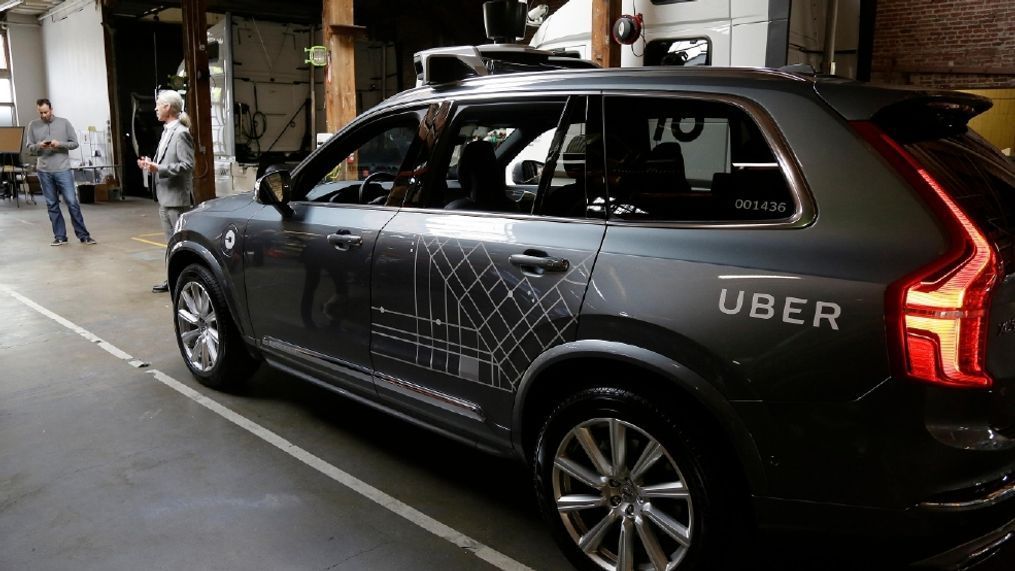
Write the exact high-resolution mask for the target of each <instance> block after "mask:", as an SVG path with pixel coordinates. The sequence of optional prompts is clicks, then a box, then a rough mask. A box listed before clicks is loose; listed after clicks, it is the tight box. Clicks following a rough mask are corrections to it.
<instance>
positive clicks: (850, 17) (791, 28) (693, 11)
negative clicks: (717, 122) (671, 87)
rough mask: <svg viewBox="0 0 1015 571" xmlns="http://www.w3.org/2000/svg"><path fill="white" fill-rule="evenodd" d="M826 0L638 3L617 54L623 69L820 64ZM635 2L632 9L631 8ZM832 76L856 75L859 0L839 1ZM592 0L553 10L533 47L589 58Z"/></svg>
mask: <svg viewBox="0 0 1015 571" xmlns="http://www.w3.org/2000/svg"><path fill="white" fill-rule="evenodd" d="M831 4H832V3H830V2H826V1H824V0H796V1H794V2H790V0H638V1H637V2H634V3H633V4H632V3H629V2H624V4H623V9H624V11H625V13H628V14H631V15H633V14H634V13H640V14H641V15H642V18H643V22H644V29H643V31H642V35H641V38H639V39H638V40H637V41H636V42H635V43H634V44H632V45H630V46H624V48H623V50H622V52H621V66H622V67H636V66H643V65H714V66H746V67H781V66H784V65H788V64H809V65H811V66H812V67H814V68H815V69H820V67H821V63H822V59H823V51H824V48H825V44H824V35H825V26H826V19H827V16H828V15H827V9H828V6H829V5H831ZM632 6H633V7H634V9H633V10H632ZM837 6H838V10H837V14H836V16H837V17H836V27H835V30H836V33H835V43H834V46H835V52H836V55H835V62H836V69H835V73H836V75H840V76H844V77H856V48H857V40H858V35H859V14H860V0H841V1H839V2H838V3H837ZM591 27H592V0H570V1H569V2H567V3H565V4H564V5H563V6H561V7H560V8H559V9H558V10H557V11H556V12H554V13H553V14H551V15H550V16H549V17H548V18H547V19H546V20H545V21H544V22H543V24H542V25H541V26H540V27H539V29H538V30H537V31H536V34H535V36H534V37H533V38H532V41H531V43H530V45H531V46H532V47H534V48H538V49H543V50H553V51H560V52H564V53H570V54H574V55H577V56H579V57H581V58H584V59H590V58H591V57H592V52H591V48H590V46H591V41H590V37H591V34H590V31H591Z"/></svg>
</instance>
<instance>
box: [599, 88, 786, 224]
mask: <svg viewBox="0 0 1015 571" xmlns="http://www.w3.org/2000/svg"><path fill="white" fill-rule="evenodd" d="M604 129H605V134H606V169H607V180H608V187H609V194H610V199H609V206H608V211H609V214H610V216H612V217H616V218H622V219H625V220H662V221H689V222H724V221H767V220H773V221H777V220H784V219H787V218H789V217H791V216H792V215H793V213H794V212H795V211H796V203H795V201H794V198H793V193H792V192H791V190H790V187H789V184H788V183H787V181H786V178H785V177H784V175H783V173H782V170H781V168H780V166H779V163H778V161H777V160H776V158H775V155H774V153H773V152H772V149H771V148H770V147H769V144H768V141H767V140H766V139H765V137H764V136H763V135H762V133H761V131H760V129H759V128H758V126H757V125H756V124H755V122H754V120H753V119H752V118H751V117H750V116H748V115H747V114H746V113H745V112H743V111H742V110H740V109H739V108H737V107H734V106H732V105H729V104H726V103H720V102H706V101H698V100H680V99H675V98H665V99H664V98H659V99H649V98H634V97H611V98H607V100H606V125H605V127H604Z"/></svg>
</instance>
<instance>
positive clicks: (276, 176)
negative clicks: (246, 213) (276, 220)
mask: <svg viewBox="0 0 1015 571" xmlns="http://www.w3.org/2000/svg"><path fill="white" fill-rule="evenodd" d="M290 180H291V179H290V177H289V171H286V170H282V169H277V170H276V169H274V168H273V167H268V169H267V171H266V172H265V173H264V176H262V177H261V178H259V179H257V202H259V203H261V204H267V205H271V206H274V207H275V208H276V209H278V211H279V212H280V213H282V216H286V217H288V216H290V215H292V208H290V207H289V200H290V198H291V194H290V190H289V183H290Z"/></svg>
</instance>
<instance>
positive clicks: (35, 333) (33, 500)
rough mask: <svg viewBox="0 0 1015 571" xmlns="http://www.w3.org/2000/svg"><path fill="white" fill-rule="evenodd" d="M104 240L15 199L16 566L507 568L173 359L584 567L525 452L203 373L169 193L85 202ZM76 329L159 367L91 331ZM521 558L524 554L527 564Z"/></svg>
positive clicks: (1, 509) (7, 367) (346, 458)
mask: <svg viewBox="0 0 1015 571" xmlns="http://www.w3.org/2000/svg"><path fill="white" fill-rule="evenodd" d="M82 208H83V212H84V217H85V223H86V225H87V226H88V228H89V230H90V232H91V233H92V236H93V237H94V238H95V239H96V240H98V242H99V244H98V245H96V246H83V245H81V244H79V243H78V242H77V241H76V240H75V239H74V237H73V236H70V243H69V244H68V245H65V246H61V247H57V248H54V247H50V246H49V242H50V241H51V240H52V239H53V237H52V235H51V230H50V225H49V220H48V218H47V215H46V208H45V205H44V204H43V203H42V200H41V197H40V200H39V204H38V205H35V206H31V205H25V204H22V205H21V208H17V207H16V206H15V204H14V203H13V202H12V201H9V200H5V201H0V245H2V247H0V570H8V569H10V570H13V569H37V570H46V569H76V570H85V569H97V570H98V569H103V570H107V569H398V570H404V569H441V570H446V569H485V568H492V567H493V566H492V565H490V564H488V563H487V562H485V561H484V560H482V559H481V558H479V557H477V556H476V555H474V551H475V550H474V549H471V550H470V549H463V548H462V547H459V546H457V545H455V544H453V543H452V542H449V541H447V540H445V539H441V538H439V537H438V536H436V535H434V534H432V533H430V532H428V531H426V530H425V529H423V528H421V527H420V526H418V525H415V524H414V523H411V522H410V521H408V520H406V519H404V518H403V517H400V516H398V515H395V514H394V513H392V512H391V511H389V510H387V509H385V508H382V507H380V506H379V505H377V503H375V502H374V501H372V500H370V499H368V498H366V497H364V496H363V495H361V494H360V493H357V492H355V491H353V490H351V489H350V488H348V487H346V486H345V485H342V484H340V483H339V482H336V481H335V480H334V479H332V478H329V477H327V476H325V475H324V474H322V473H321V472H319V471H317V470H314V469H312V468H310V467H308V466H307V465H306V464H304V463H301V462H300V461H298V460H296V459H294V458H293V457H292V456H291V455H288V454H285V453H283V452H282V451H280V450H279V449H278V448H276V447H274V446H272V445H270V444H268V443H266V442H265V441H264V440H262V439H259V438H257V437H255V436H254V435H252V434H251V433H250V432H248V431H245V430H243V429H241V428H239V427H237V426H236V425H234V424H232V423H230V422H228V421H227V420H225V419H223V418H222V417H221V416H219V415H217V414H215V413H213V412H211V411H209V410H208V409H207V408H205V407H203V406H201V405H199V404H198V403H196V402H194V400H192V399H189V398H187V397H185V396H184V395H182V394H180V393H179V392H178V391H175V390H172V389H171V388H170V387H168V386H166V385H165V384H163V383H161V382H159V381H158V380H157V379H156V378H155V376H154V375H153V374H152V371H153V370H158V371H160V372H161V373H164V374H165V375H167V376H168V377H171V378H173V379H176V380H178V381H179V382H181V383H182V384H183V385H185V386H186V387H189V388H191V389H194V390H196V391H198V392H199V393H201V394H203V395H207V397H209V398H211V399H212V400H214V401H216V402H217V403H220V404H221V405H223V406H225V407H227V408H229V409H231V410H232V411H234V412H235V413H237V414H239V415H240V416H241V417H244V418H246V419H249V420H251V421H253V422H254V423H257V424H258V425H260V426H261V427H263V428H264V429H266V430H268V431H272V432H274V433H275V434H277V435H279V436H280V437H282V438H284V439H286V440H288V441H289V442H291V443H293V444H294V445H296V446H298V447H300V448H302V449H303V450H305V451H306V452H308V453H310V454H312V455H314V456H317V457H318V458H320V459H322V460H323V461H325V462H328V463H330V464H331V465H333V466H334V467H336V468H338V469H339V470H342V471H344V472H346V473H347V474H349V475H350V476H351V477H354V478H358V479H359V480H361V481H362V482H365V483H366V484H367V485H369V486H372V487H373V488H375V489H377V490H379V491H380V492H382V493H384V494H387V495H389V496H391V497H393V498H397V499H398V500H400V501H402V502H404V503H405V504H407V505H408V506H411V507H412V508H414V509H415V510H418V511H419V512H421V513H423V514H426V516H429V517H430V518H433V519H434V520H436V521H438V522H440V523H442V524H444V525H446V526H449V527H450V528H451V532H449V533H453V532H454V531H457V532H460V533H461V534H464V535H466V536H468V537H469V538H471V539H473V540H475V541H477V542H479V543H481V544H483V545H485V546H487V547H488V548H490V549H492V550H495V551H496V552H499V553H500V554H502V555H503V556H505V557H506V558H507V559H506V560H505V561H506V562H505V563H504V564H502V565H501V567H503V568H511V567H512V566H513V565H515V564H521V565H523V566H528V567H532V568H535V569H563V568H567V567H568V565H567V563H566V561H565V560H564V559H563V557H562V556H561V555H560V554H559V552H558V550H557V548H556V547H555V546H554V545H553V542H552V540H551V539H550V538H549V536H548V533H547V528H546V527H545V526H544V525H543V523H542V522H541V521H540V520H539V517H538V514H537V513H536V509H535V506H534V501H533V500H532V498H531V488H530V483H529V482H530V479H529V477H528V474H527V473H526V470H525V469H524V467H523V466H521V465H519V464H515V463H512V462H510V461H506V460H502V459H497V458H491V457H488V456H486V455H484V454H481V453H478V452H476V451H473V450H471V449H469V448H467V447H464V446H461V445H459V444H457V443H454V442H451V441H448V440H446V439H444V438H441V437H438V436H436V435H431V434H429V433H428V432H426V431H421V430H419V429H414V428H412V427H410V426H409V425H407V424H404V423H402V422H400V421H397V420H393V419H391V418H389V417H387V416H384V415H382V414H379V413H376V412H373V411H372V410H370V409H367V408H366V407H363V406H360V405H357V404H355V403H352V402H350V401H347V400H345V399H343V398H340V397H337V396H334V395H331V394H330V393H327V392H325V391H323V390H321V389H318V388H316V387H313V386H310V385H307V384H305V383H302V382H299V381H297V380H295V379H293V378H291V377H288V376H286V375H283V374H281V373H277V372H274V371H271V370H268V369H267V368H262V370H261V371H260V372H259V373H258V374H257V375H256V376H255V378H254V379H253V382H252V383H251V385H250V387H249V389H248V390H247V391H246V392H244V393H243V394H242V395H239V396H236V395H228V394H223V393H217V392H215V391H210V390H207V389H205V388H203V387H201V386H200V385H198V384H197V383H196V382H195V381H193V379H192V377H191V376H190V375H189V373H188V371H187V369H186V367H185V366H184V364H183V361H182V360H181V358H180V355H179V353H178V350H177V347H176V343H175V341H174V337H173V326H172V321H171V308H170V298H169V296H168V295H167V294H161V295H159V294H153V293H151V292H150V287H151V284H153V283H155V282H157V281H159V280H160V279H161V278H162V275H163V267H162V264H163V250H162V248H160V247H159V246H157V245H155V244H151V243H149V242H155V243H159V242H162V241H163V238H162V235H161V232H160V229H159V222H158V216H157V213H156V206H155V205H154V203H152V202H151V201H148V200H144V199H141V198H128V200H126V201H123V202H102V203H97V204H86V205H82ZM32 303H34V304H37V307H38V308H39V309H42V310H43V311H48V312H51V314H55V316H59V317H62V318H63V319H65V320H67V321H69V322H72V323H73V324H76V325H77V326H79V327H80V328H82V329H84V330H87V331H88V332H90V333H92V334H94V335H95V336H97V337H99V338H101V340H103V341H105V342H107V343H108V344H111V345H113V346H115V347H116V348H118V349H120V350H122V351H123V352H126V353H129V354H130V355H132V356H133V357H134V358H136V359H138V360H143V361H146V362H148V363H150V366H148V367H144V368H137V367H135V366H131V365H130V364H129V363H128V362H127V361H125V360H123V359H121V358H117V357H116V356H114V355H113V354H110V352H108V351H105V350H103V349H102V347H100V346H99V345H98V343H96V342H94V341H89V339H87V338H85V337H82V335H80V334H79V333H76V332H75V331H73V330H71V329H69V328H68V327H67V326H66V325H65V324H61V323H59V322H58V321H55V320H54V317H53V315H51V316H47V315H44V314H42V313H40V311H39V310H37V309H35V308H33V306H31V305H30V304H32ZM512 560H513V561H512Z"/></svg>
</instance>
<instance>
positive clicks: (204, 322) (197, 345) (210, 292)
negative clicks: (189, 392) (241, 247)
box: [173, 264, 258, 390]
mask: <svg viewBox="0 0 1015 571" xmlns="http://www.w3.org/2000/svg"><path fill="white" fill-rule="evenodd" d="M173 313H174V315H175V317H176V318H175V319H174V322H175V324H176V342H177V344H178V345H179V347H180V353H181V354H182V355H183V360H184V362H186V363H187V368H189V369H190V372H191V373H192V374H193V375H194V377H195V378H197V380H198V381H200V382H201V384H203V385H206V386H208V387H211V388H213V389H220V390H224V389H229V388H235V387H236V386H237V385H239V384H240V383H241V382H243V381H245V380H246V379H247V378H248V377H249V376H250V375H251V374H252V373H253V372H254V370H255V369H256V368H257V364H258V363H257V361H256V360H255V359H254V358H253V357H252V356H251V355H250V353H249V352H247V349H246V347H244V346H243V339H242V338H241V337H240V333H239V331H238V330H237V328H236V325H235V323H233V320H232V318H231V317H230V315H229V308H228V306H226V303H225V297H224V296H223V295H222V289H221V287H220V286H219V284H218V282H217V281H216V280H215V277H214V276H213V275H212V273H211V272H210V271H208V269H207V268H205V267H204V266H200V265H197V264H193V265H190V266H187V267H186V268H184V270H183V272H182V273H180V278H179V279H178V280H177V282H176V288H175V289H174V291H173Z"/></svg>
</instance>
